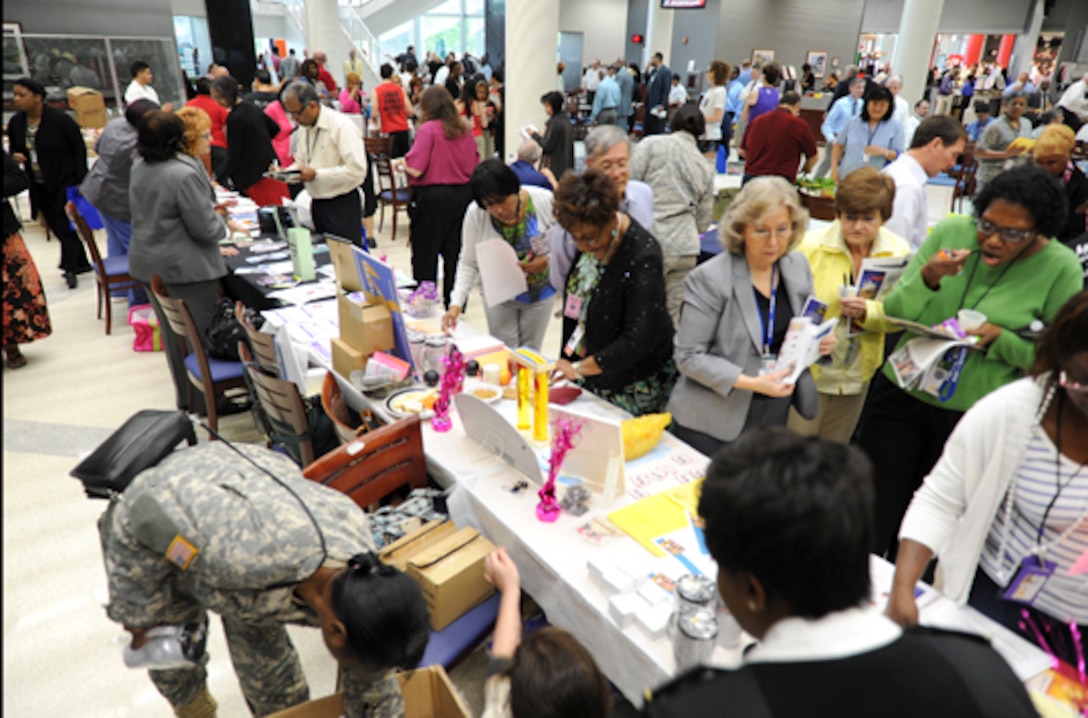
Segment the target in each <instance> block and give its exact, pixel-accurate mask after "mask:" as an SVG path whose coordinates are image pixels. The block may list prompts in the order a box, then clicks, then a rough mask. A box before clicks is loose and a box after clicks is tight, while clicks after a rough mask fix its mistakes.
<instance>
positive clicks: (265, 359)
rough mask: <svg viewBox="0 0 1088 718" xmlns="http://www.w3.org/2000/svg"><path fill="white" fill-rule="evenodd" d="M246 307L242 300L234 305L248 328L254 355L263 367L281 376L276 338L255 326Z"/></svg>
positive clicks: (244, 327) (237, 315) (244, 326)
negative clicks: (247, 313)
mask: <svg viewBox="0 0 1088 718" xmlns="http://www.w3.org/2000/svg"><path fill="white" fill-rule="evenodd" d="M245 307H246V305H245V304H243V303H242V302H237V303H236V304H235V305H234V316H235V318H236V319H237V320H238V323H239V324H241V325H242V328H243V329H245V330H246V337H247V338H248V339H249V346H250V347H252V348H253V355H254V357H255V358H256V360H257V363H258V364H260V365H261V368H262V369H264V370H266V371H267V372H269V373H271V374H273V375H274V376H279V366H280V362H279V357H277V356H276V339H275V337H273V336H272V335H271V334H266V333H265V332H262V331H261V330H260V329H257V328H256V327H254V326H253V323H252V322H250V321H249V317H248V316H246V313H245ZM239 356H241V355H239ZM243 361H245V360H243Z"/></svg>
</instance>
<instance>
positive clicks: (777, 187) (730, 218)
mask: <svg viewBox="0 0 1088 718" xmlns="http://www.w3.org/2000/svg"><path fill="white" fill-rule="evenodd" d="M782 207H785V208H786V210H787V211H788V212H789V215H790V241H789V245H788V246H787V247H786V251H787V252H789V251H791V250H793V249H795V248H796V247H797V245H798V244H800V243H801V240H802V239H803V238H804V236H805V230H807V229H808V210H806V209H805V208H804V207H802V206H801V200H800V198H798V196H797V190H796V189H794V187H793V185H791V184H790V183H789V182H787V181H786V180H785V179H784V178H782V177H756V178H755V179H753V180H751V181H749V182H748V184H746V185H744V187H742V188H741V190H740V194H738V195H737V196H736V197H735V198H734V199H733V203H732V204H731V205H729V211H728V212H726V214H725V217H724V218H723V219H722V223H721V226H720V227H719V228H718V241H720V242H721V243H722V247H723V248H724V249H726V250H727V251H729V252H730V253H732V254H743V253H744V229H745V227H747V226H748V225H750V224H755V223H756V222H758V221H759V220H761V219H763V218H764V217H766V216H767V215H769V214H771V213H773V212H777V211H778V210H779V209H780V208H782Z"/></svg>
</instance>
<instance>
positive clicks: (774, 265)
mask: <svg viewBox="0 0 1088 718" xmlns="http://www.w3.org/2000/svg"><path fill="white" fill-rule="evenodd" d="M807 226H808V212H807V211H806V210H805V209H804V208H803V207H801V203H800V201H799V199H798V197H797V192H796V190H794V188H793V186H792V185H790V183H789V182H787V181H786V180H785V179H783V178H781V177H757V178H756V179H754V180H752V181H751V182H749V183H748V184H746V185H745V186H744V187H743V188H742V189H741V191H740V194H738V195H737V197H736V199H734V200H733V204H732V205H730V207H729V211H728V213H727V214H726V216H725V217H724V219H723V220H722V222H721V226H720V228H719V230H718V234H719V237H720V238H721V243H722V246H723V247H724V248H725V250H726V251H724V252H722V253H721V254H719V255H718V256H717V257H715V258H714V259H711V260H710V261H708V262H704V263H703V264H701V265H699V266H698V267H696V268H695V269H694V270H692V272H691V273H690V274H689V275H688V278H687V280H686V281H685V283H684V304H683V307H682V309H681V312H680V326H679V329H678V330H677V332H676V339H675V354H674V356H675V359H676V368H677V369H678V370H679V372H680V379H679V380H678V381H677V383H676V388H675V389H674V390H673V393H672V398H671V400H670V401H669V411H670V412H672V415H673V419H674V420H675V425H674V427H673V433H675V434H676V436H678V437H679V438H680V439H682V440H683V441H686V442H687V443H688V444H690V445H691V446H693V447H695V448H696V449H698V450H699V451H701V452H703V453H704V454H706V455H708V456H710V455H712V454H713V453H714V452H715V451H716V450H717V449H719V448H720V447H721V446H722V445H724V444H726V443H728V442H731V441H733V440H734V439H736V438H737V437H738V436H740V434H741V432H743V431H745V430H747V429H751V428H753V427H757V426H784V425H785V424H786V420H787V416H788V412H789V407H790V404H791V403H792V402H797V404H798V411H800V413H801V416H803V417H805V418H808V419H811V418H813V417H814V416H815V415H816V409H817V396H816V384H815V382H814V381H813V379H812V374H811V373H810V372H809V371H808V370H805V371H804V372H803V373H802V374H801V377H800V379H799V380H798V382H797V384H796V385H795V384H792V383H787V382H786V381H784V380H785V378H786V377H787V376H788V375H789V374H790V368H788V367H786V368H778V367H775V364H774V361H775V358H776V355H777V353H778V352H779V350H780V349H781V347H782V340H783V339H784V338H785V336H786V331H787V329H788V327H789V324H790V320H791V319H793V317H795V316H798V315H799V314H800V313H801V310H802V307H803V306H804V303H805V299H806V298H807V297H808V296H809V295H810V294H812V293H813V285H812V273H811V272H810V271H809V266H808V261H807V260H806V259H805V257H804V255H803V254H801V253H800V252H798V251H796V247H797V245H798V244H799V243H800V242H801V238H802V237H803V236H804V234H805V229H806V227H807ZM835 343H836V339H835V337H834V336H833V335H832V336H829V337H827V338H825V339H824V340H823V341H821V342H820V353H821V354H825V355H826V354H830V353H831V352H832V350H833V349H834V348H835Z"/></svg>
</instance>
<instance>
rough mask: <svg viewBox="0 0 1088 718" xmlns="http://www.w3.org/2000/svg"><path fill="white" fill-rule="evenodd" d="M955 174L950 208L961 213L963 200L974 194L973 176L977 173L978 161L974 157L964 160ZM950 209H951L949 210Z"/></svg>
mask: <svg viewBox="0 0 1088 718" xmlns="http://www.w3.org/2000/svg"><path fill="white" fill-rule="evenodd" d="M961 167H962V168H961V169H960V171H959V172H958V173H957V177H956V186H955V188H954V189H953V190H952V207H954V208H956V211H957V212H963V198H964V197H971V196H973V195H974V194H975V174H976V173H977V172H978V160H976V159H975V158H974V157H972V158H970V159H964V160H963V162H962V165H961ZM950 209H951V208H950Z"/></svg>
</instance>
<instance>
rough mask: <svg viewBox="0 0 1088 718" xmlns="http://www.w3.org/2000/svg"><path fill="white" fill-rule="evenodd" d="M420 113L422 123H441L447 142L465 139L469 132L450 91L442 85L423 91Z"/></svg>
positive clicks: (420, 99) (420, 100)
mask: <svg viewBox="0 0 1088 718" xmlns="http://www.w3.org/2000/svg"><path fill="white" fill-rule="evenodd" d="M419 113H420V115H419V121H420V123H423V122H428V121H430V120H438V121H439V122H441V123H442V132H443V133H444V134H445V135H446V139H447V140H455V139H457V138H458V137H464V135H465V133H466V132H468V130H469V128H468V126H467V125H466V124H465V123H464V121H462V119H461V116H460V115H459V114H457V107H456V106H455V105H454V104H453V98H452V97H450V93H449V91H448V90H447V89H446V88H445V87H443V86H442V85H432V86H430V87H428V88H427V89H426V90H424V91H423V96H422V97H420V98H419Z"/></svg>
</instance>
